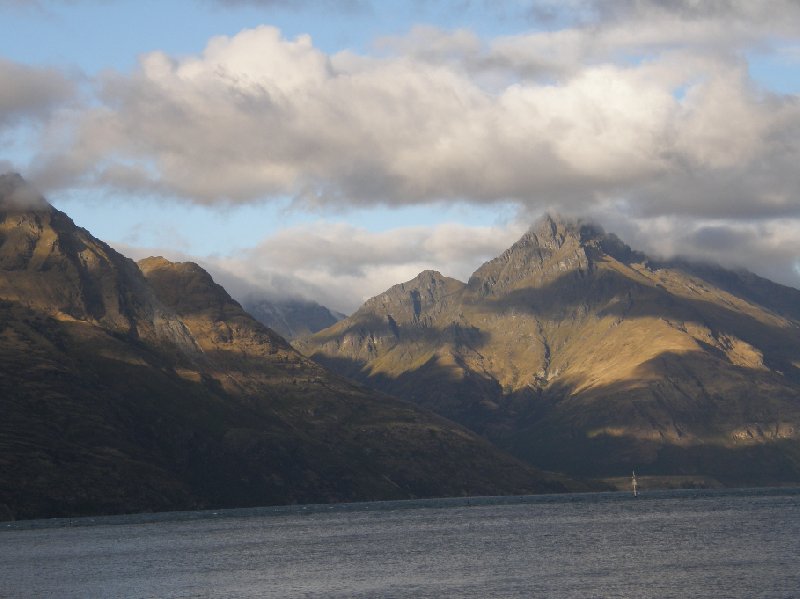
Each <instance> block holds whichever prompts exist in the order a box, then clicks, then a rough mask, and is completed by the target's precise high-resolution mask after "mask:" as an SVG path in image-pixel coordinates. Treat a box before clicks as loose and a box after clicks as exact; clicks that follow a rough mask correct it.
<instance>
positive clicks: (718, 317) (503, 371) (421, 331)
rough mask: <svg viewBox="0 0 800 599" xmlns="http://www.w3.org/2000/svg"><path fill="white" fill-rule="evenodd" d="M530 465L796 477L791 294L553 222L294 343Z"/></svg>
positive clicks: (799, 314)
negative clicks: (463, 272)
mask: <svg viewBox="0 0 800 599" xmlns="http://www.w3.org/2000/svg"><path fill="white" fill-rule="evenodd" d="M295 345H296V346H297V347H298V348H300V349H301V351H303V352H304V353H306V354H307V355H310V356H312V357H313V358H314V359H315V360H316V361H317V362H319V363H320V364H323V365H326V366H328V367H329V368H331V369H333V370H336V371H338V372H339V373H341V374H344V375H347V376H350V377H352V378H354V379H355V380H358V381H361V382H363V383H364V384H367V385H369V386H371V387H373V388H374V389H378V390H382V391H385V392H388V393H391V394H394V395H396V396H398V397H401V398H405V399H408V400H410V401H413V402H415V403H417V404H419V405H421V406H424V407H426V408H429V409H432V410H434V411H436V412H438V413H440V414H442V415H444V416H446V417H448V418H451V419H453V420H456V421H457V422H460V423H462V424H464V425H465V426H467V427H469V428H471V429H472V430H474V431H476V432H478V433H480V434H482V435H485V436H486V437H488V438H489V439H490V440H492V441H493V442H494V443H495V444H497V445H498V446H499V447H501V448H503V449H506V450H508V451H510V452H512V453H513V454H515V455H517V456H518V457H520V458H522V459H525V460H527V461H528V462H529V463H531V464H535V465H537V466H539V467H543V468H547V469H553V470H559V471H564V472H567V473H570V474H573V475H584V476H595V477H618V476H623V475H625V474H626V473H627V474H628V475H629V473H630V471H631V469H632V468H636V470H637V472H641V473H643V474H649V475H658V476H662V477H667V476H678V477H684V478H686V480H687V481H691V480H702V481H706V482H707V483H710V484H726V485H740V484H754V485H755V484H782V483H788V482H797V481H800V291H797V290H796V289H792V288H789V287H784V286H781V285H777V284H775V283H772V282H770V281H767V280H765V279H761V278H759V277H757V276H755V275H753V274H751V273H746V272H734V271H728V270H724V269H722V268H720V267H716V266H710V265H702V264H691V263H687V262H678V261H676V262H656V261H653V260H650V259H648V258H647V256H645V255H644V254H642V253H639V252H636V251H633V250H632V249H631V248H630V247H628V246H627V245H625V244H624V243H623V242H622V241H621V240H620V239H619V238H617V237H616V236H614V235H611V234H606V233H605V232H604V231H603V230H602V229H601V228H600V227H598V226H596V225H592V224H589V223H582V222H576V221H569V220H564V219H561V218H556V217H552V216H547V217H545V218H543V219H542V220H541V221H539V222H538V223H537V224H536V225H534V226H533V227H532V228H531V229H530V230H529V231H528V232H527V233H526V234H525V235H524V236H523V237H522V238H521V239H520V240H519V241H517V242H516V243H515V244H514V245H512V246H511V247H510V248H509V249H508V250H507V251H505V252H504V253H503V254H502V255H501V256H499V257H497V258H495V259H494V260H491V261H489V262H487V263H485V264H484V265H482V266H481V267H480V268H479V269H478V270H477V271H475V273H474V274H473V275H472V277H471V278H470V279H469V281H468V282H467V283H462V282H460V281H456V280H454V279H450V278H447V277H444V276H442V275H441V274H439V273H438V272H432V271H426V272H423V273H421V274H420V275H419V276H417V277H416V278H415V279H413V280H411V281H408V282H406V283H403V284H401V285H396V286H394V287H392V288H391V289H389V290H388V291H386V292H385V293H383V294H381V295H379V296H377V297H375V298H372V299H370V300H369V301H367V302H366V303H365V304H364V305H363V306H362V307H361V308H360V309H359V310H358V311H357V312H355V313H354V314H353V315H352V316H351V317H350V318H347V319H345V320H343V321H341V322H339V323H337V324H336V325H333V326H332V327H330V328H328V329H326V330H324V331H321V332H319V333H317V334H315V335H313V336H311V337H309V338H306V339H303V340H300V341H298V342H296V344H295Z"/></svg>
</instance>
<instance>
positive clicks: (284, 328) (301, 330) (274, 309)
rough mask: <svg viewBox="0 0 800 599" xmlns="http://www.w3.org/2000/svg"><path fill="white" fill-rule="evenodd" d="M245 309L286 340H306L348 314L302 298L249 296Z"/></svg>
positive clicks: (245, 302)
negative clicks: (302, 338)
mask: <svg viewBox="0 0 800 599" xmlns="http://www.w3.org/2000/svg"><path fill="white" fill-rule="evenodd" d="M242 307H243V308H244V309H245V310H247V312H248V314H251V315H252V316H253V318H255V319H256V320H258V321H259V322H260V323H261V324H263V325H264V326H266V327H269V328H270V329H272V330H273V331H275V332H276V333H278V334H279V335H281V336H283V337H284V338H285V339H290V340H291V339H295V338H298V337H305V336H307V335H311V334H313V333H316V332H317V331H321V330H322V329H327V328H328V327H329V326H331V325H333V324H336V323H337V322H339V321H340V320H341V319H342V318H344V317H345V316H344V314H340V313H338V312H333V311H332V310H330V309H328V308H326V307H325V306H322V305H320V304H318V303H317V302H314V301H311V300H306V299H302V298H268V297H258V296H253V295H251V296H249V297H247V298H246V299H245V300H244V301H243V302H242Z"/></svg>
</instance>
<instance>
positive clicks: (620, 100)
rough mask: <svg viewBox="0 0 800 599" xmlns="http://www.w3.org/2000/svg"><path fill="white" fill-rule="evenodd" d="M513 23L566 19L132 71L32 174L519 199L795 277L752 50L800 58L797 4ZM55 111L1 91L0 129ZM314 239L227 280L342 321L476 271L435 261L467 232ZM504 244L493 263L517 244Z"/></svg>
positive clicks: (51, 182) (280, 45) (301, 194)
mask: <svg viewBox="0 0 800 599" xmlns="http://www.w3.org/2000/svg"><path fill="white" fill-rule="evenodd" d="M253 1H254V2H255V1H256V0H253ZM222 3H223V4H224V3H225V2H222ZM267 3H269V2H267ZM504 6H511V5H509V4H506V5H504ZM516 6H517V8H515V9H514V10H515V11H519V10H525V11H533V12H531V14H533V13H536V14H537V15H539V16H540V17H541V15H545V14H547V15H551V16H552V19H553V20H552V23H553V26H552V28H551V30H549V31H538V32H533V33H529V34H526V35H519V36H513V37H502V38H496V39H481V38H479V37H478V36H477V35H476V34H475V33H473V32H470V31H466V30H457V31H442V30H439V29H436V28H433V27H424V26H423V27H418V28H415V29H414V30H412V31H411V32H410V33H409V34H408V35H406V36H401V37H394V38H392V39H384V40H379V41H378V42H377V44H376V51H375V52H374V53H372V54H370V55H358V54H354V53H352V52H341V53H338V54H326V53H325V52H323V51H321V50H320V49H319V48H317V47H315V46H314V44H313V41H312V40H311V39H310V38H309V37H307V36H300V37H298V38H296V39H285V38H284V37H283V36H282V35H281V33H280V31H278V30H277V29H275V28H272V27H268V26H263V27H258V28H255V29H251V30H245V31H242V32H241V33H239V34H238V35H235V36H233V37H217V38H213V39H212V40H210V41H209V43H208V45H207V47H206V49H205V50H204V52H203V53H202V54H199V55H195V56H185V57H174V56H169V55H167V54H165V53H163V52H151V53H149V54H146V55H144V56H142V58H141V60H140V64H139V66H138V68H137V69H136V70H135V71H134V72H132V73H118V72H108V73H105V74H103V75H102V76H100V77H99V78H98V80H97V81H96V82H95V83H96V96H95V97H94V98H93V99H92V100H93V101H92V102H89V103H88V104H87V105H86V106H85V107H72V108H71V109H69V110H61V111H59V112H58V115H57V117H58V118H57V119H53V120H52V122H51V124H50V126H49V127H48V128H47V130H46V131H45V132H44V134H43V137H42V141H41V151H40V152H39V154H38V155H37V156H36V157H35V158H34V159H33V160H32V161H31V168H30V172H32V173H33V175H34V179H35V180H36V181H37V182H38V183H39V184H40V185H41V186H43V187H44V188H49V189H55V188H64V187H81V186H85V187H89V186H101V187H105V188H110V189H112V190H117V191H119V192H120V193H126V194H130V193H148V194H157V195H163V196H165V197H174V196H179V197H182V198H185V199H187V200H189V201H192V202H197V203H204V204H213V203H239V202H254V201H263V200H266V201H268V200H269V198H271V197H285V196H287V195H288V196H292V197H294V198H295V205H296V206H299V207H303V208H313V207H315V206H319V205H322V206H324V207H326V208H328V209H330V208H331V207H332V206H333V207H335V206H337V205H345V204H347V205H356V206H358V205H376V204H378V205H390V206H392V205H404V204H425V203H434V202H441V201H448V200H457V201H467V202H474V203H493V202H507V201H509V200H511V201H515V202H517V203H518V205H520V206H521V207H523V208H524V209H527V210H528V211H530V212H531V213H539V212H541V210H543V209H544V208H546V207H554V208H556V209H559V210H561V211H564V212H571V213H576V214H602V215H604V216H605V217H606V218H605V219H604V221H605V222H611V223H620V226H621V227H623V229H626V230H628V231H630V232H631V235H632V236H633V240H634V244H635V240H636V239H640V238H641V239H644V238H646V235H644V234H642V232H643V231H647V230H648V226H649V225H646V224H645V223H647V222H657V223H664V222H666V223H669V226H664V227H663V236H664V239H665V240H667V242H668V243H667V242H665V243H664V245H665V246H666V245H669V246H671V247H674V248H678V249H681V250H685V249H687V248H688V249H689V250H690V251H692V252H696V253H697V254H701V255H706V256H712V257H713V256H716V255H718V254H719V255H723V256H724V255H725V254H724V252H723V253H722V254H720V252H717V251H716V249H715V248H720V247H722V245H724V241H725V240H728V241H730V240H731V239H734V238H735V239H739V240H740V241H741V242H742V243H743V244H745V245H746V247H747V251H746V252H743V253H742V260H741V262H742V263H743V264H745V265H761V266H764V267H768V268H771V269H772V270H770V272H774V273H778V274H776V275H775V276H776V277H778V278H780V273H781V272H783V273H785V272H789V271H791V272H794V270H793V268H794V266H793V265H794V263H795V262H796V260H797V257H798V250H797V246H796V243H794V242H793V240H792V238H791V236H790V235H788V234H778V231H779V230H780V231H784V230H791V231H795V230H797V229H798V226H797V223H800V194H799V193H798V189H800V175H799V174H798V169H797V166H796V165H797V164H800V141H799V140H800V98H799V97H798V96H795V95H780V94H777V93H769V92H768V91H765V90H763V89H760V88H759V86H757V85H756V84H755V83H754V82H753V80H752V78H751V76H750V73H749V71H748V68H749V67H748V63H747V52H748V51H750V50H753V49H756V48H757V49H758V50H759V52H762V53H764V52H766V53H769V52H771V48H772V47H773V46H774V47H775V48H776V50H775V52H781V51H783V52H785V51H786V50H785V49H786V48H791V47H797V46H798V37H800V5H798V4H797V2H794V1H790V0H775V1H773V2H767V3H756V2H745V1H744V0H742V1H736V0H720V1H718V2H710V3H709V2H696V1H693V0H650V1H647V0H617V1H611V2H599V1H589V0H585V1H580V0H576V1H574V2H570V3H568V4H567V5H566V6H567V9H566V10H567V11H571V12H570V14H572V15H578V16H577V17H576V18H573V19H571V20H568V21H567V22H568V23H569V24H568V25H564V24H563V23H564V20H563V19H562V18H561V17H563V15H564V14H565V12H564V11H565V9H564V8H563V7H564V6H565V4H564V3H557V2H539V3H522V4H517V5H516ZM509 10H510V9H509ZM536 11H538V12H536ZM515 14H516V13H515ZM2 67H3V63H0V81H2V76H3V71H2ZM27 74H28V72H27V70H26V71H25V72H23V71H13V72H12V73H11V75H10V76H8V75H7V76H6V79H9V77H10V78H11V79H16V80H19V81H25V80H26V79H25V77H26V76H27ZM36 81H39V79H36ZM0 89H4V88H3V87H0ZM8 89H11V88H8ZM15 89H16V88H15ZM59 93H60V92H58V90H56V91H55V92H52V93H50V95H49V97H50V98H51V100H50V101H48V102H49V103H48V102H45V104H44V106H45V107H44V108H39V109H36V108H31V106H32V105H31V106H29V105H28V104H26V102H25V101H24V98H32V97H34V95H32V94H30V93H26V94H23V95H22V96H20V97H21V98H23V100H20V99H19V98H17V96H14V98H17V99H13V98H12V99H11V100H4V99H3V96H2V95H1V94H2V92H0V124H1V121H2V118H3V114H6V115H14V114H18V113H19V114H22V113H20V112H19V111H20V110H22V111H23V113H24V114H25V115H37V118H41V115H47V114H50V112H48V111H51V110H52V106H53V102H56V103H57V102H58V101H59V98H60V97H62V96H60V95H59ZM9 97H10V96H9ZM43 97H48V94H44V95H43ZM4 101H5V102H6V104H5V105H4V104H3V102H4ZM4 106H11V108H6V109H5V112H4V108H3V107H4ZM14 107H17V108H14ZM15 111H16V112H15ZM24 111H28V112H24ZM8 118H10V117H8ZM26 118H27V117H26ZM646 219H655V220H651V221H647V220H646ZM780 222H784V223H785V225H781V226H780V227H779V226H778V223H780ZM687 223H695V224H694V225H691V226H689V225H688V224H687ZM709 223H711V224H709ZM764 223H768V225H765V224H764ZM762 225H763V226H764V227H766V228H761V229H759V228H758V227H760V226H762ZM315 227H316V225H315V226H313V227H311V228H309V229H303V230H294V231H289V232H287V233H285V234H284V233H281V234H278V235H276V236H274V237H272V238H270V239H268V240H266V241H265V242H264V243H263V244H262V245H261V246H259V247H258V248H256V249H255V250H253V252H251V253H250V254H248V255H247V256H245V257H242V258H241V259H239V260H237V261H231V262H230V263H226V264H225V265H224V266H225V267H226V268H228V269H229V270H230V272H234V274H237V276H240V278H242V279H246V280H251V281H254V282H257V281H256V279H255V278H254V277H256V278H257V277H261V278H262V279H264V280H269V281H281V282H282V283H281V284H285V285H289V286H291V285H295V284H297V285H298V286H299V287H303V285H305V286H307V289H311V288H313V289H316V290H323V291H322V292H323V293H328V294H330V297H331V298H333V297H335V296H336V294H340V293H341V294H342V297H345V298H347V299H346V300H343V301H344V302H345V303H346V304H347V309H349V308H351V307H352V303H353V302H355V301H356V300H357V299H358V298H363V296H364V295H365V294H371V293H374V292H375V293H376V292H378V291H381V290H382V289H383V288H385V287H386V286H388V284H390V283H395V282H397V281H398V280H402V279H407V278H410V277H412V276H414V275H415V274H416V272H417V271H418V270H420V269H422V268H436V269H439V270H443V271H446V270H447V269H448V268H453V269H454V272H453V273H452V274H457V275H459V276H462V277H463V276H466V275H468V274H469V272H471V269H472V268H474V267H475V266H476V264H474V262H472V261H471V259H472V258H471V257H474V255H476V254H471V253H469V252H467V254H468V255H467V257H465V258H464V259H463V260H459V259H457V258H456V257H454V255H455V254H456V253H457V251H456V250H452V253H453V255H450V254H448V251H446V250H445V249H442V248H443V247H444V246H442V244H443V243H444V244H445V246H446V247H451V248H455V247H456V245H455V241H454V242H452V244H451V245H447V244H449V243H450V242H449V241H448V242H447V243H445V242H444V241H442V240H444V239H454V240H458V239H459V235H460V234H457V232H453V231H450V232H449V233H445V232H444V230H435V231H431V230H426V231H425V232H423V233H420V232H419V231H416V230H411V229H409V230H403V232H402V235H401V234H400V233H383V234H370V233H367V232H365V231H359V230H356V229H352V228H348V227H347V226H344V225H332V224H330V223H327V224H326V225H325V227H327V229H325V230H323V229H324V228H315ZM714 227H717V228H716V229H715V228H714ZM748 227H750V228H748ZM781 227H784V228H781ZM608 228H609V229H611V228H612V227H611V226H609V227H608ZM732 231H734V232H736V235H738V237H737V236H736V235H733V234H732V233H731V232H732ZM473 233H474V232H470V235H472V234H473ZM695 233H696V234H695ZM723 233H724V234H723ZM756 233H758V234H760V235H762V236H763V240H762V241H758V242H757V241H755V239H756V238H755V235H756ZM492 235H494V234H492ZM463 237H464V236H463V235H461V241H462V242H463V241H464V239H463ZM509 237H511V239H509ZM491 239H492V240H493V241H492V242H491V244H490V245H491V247H492V248H496V249H497V250H498V251H500V250H502V249H503V248H505V247H507V246H508V245H509V243H510V242H513V236H506V237H504V238H503V241H502V242H496V239H498V238H497V237H495V236H491ZM702 239H711V240H712V241H714V243H706V242H703V241H702ZM309 240H311V241H309ZM343 240H344V241H343ZM345 242H346V243H345ZM431 244H432V245H431ZM437 244H438V245H437ZM468 245H469V244H468ZM479 245H480V244H479ZM652 245H654V244H653V243H650V246H652ZM459 247H463V246H459ZM436 248H439V249H436ZM484 249H487V251H488V246H487V247H486V248H484ZM643 249H650V248H649V247H647V246H645V247H644V248H643ZM470 251H471V250H470ZM481 251H483V250H481ZM468 262H469V264H470V266H469V268H467V266H466V264H467V263H468ZM770 264H771V265H773V266H774V265H776V264H780V265H782V266H780V268H778V269H776V268H773V267H771V266H769V265H770ZM787 269H788V270H787ZM465 270H468V272H464V271H465ZM456 271H458V272H456ZM446 274H451V273H446ZM784 280H785V279H784ZM287 281H292V283H287ZM309 286H310V287H309ZM318 299H322V300H323V301H324V299H325V298H318ZM334 307H338V308H340V309H341V308H345V306H344V305H342V304H338V305H336V304H334Z"/></svg>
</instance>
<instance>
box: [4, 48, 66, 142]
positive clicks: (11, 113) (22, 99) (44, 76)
mask: <svg viewBox="0 0 800 599" xmlns="http://www.w3.org/2000/svg"><path fill="white" fill-rule="evenodd" d="M75 93H76V86H75V84H74V83H73V81H72V80H71V79H70V78H69V77H67V76H66V75H65V74H64V73H63V72H61V71H59V70H57V69H53V68H42V67H31V66H27V65H22V64H18V63H15V62H11V61H9V60H6V59H4V58H2V57H0V131H2V129H3V128H4V127H8V126H12V125H17V124H19V123H20V122H23V121H24V122H42V121H44V120H46V119H47V118H48V117H49V116H50V115H51V114H52V113H53V111H54V110H56V109H58V108H60V107H62V106H64V105H65V104H66V103H68V102H69V101H70V100H71V99H72V98H73V97H74V96H75Z"/></svg>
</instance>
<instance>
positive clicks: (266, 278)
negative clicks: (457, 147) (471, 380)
mask: <svg viewBox="0 0 800 599" xmlns="http://www.w3.org/2000/svg"><path fill="white" fill-rule="evenodd" d="M525 228H526V227H525V226H524V225H521V224H518V223H513V224H508V225H504V226H487V227H479V226H478V227H470V226H465V225H458V224H443V225H438V226H419V227H398V228H395V229H390V230H388V231H384V232H377V233H375V232H370V231H367V230H365V229H362V228H359V227H354V226H351V225H347V224H344V223H332V222H326V221H319V222H316V223H313V224H309V225H302V226H297V227H293V228H290V229H286V230H283V231H280V232H278V233H276V234H274V235H272V236H270V237H268V238H267V239H265V240H264V241H263V242H262V243H261V244H259V245H258V246H257V247H255V248H253V249H251V250H249V251H245V252H239V253H237V254H236V255H235V256H230V257H228V258H210V259H207V260H206V261H205V265H206V266H207V267H208V268H209V270H211V271H212V272H214V273H216V275H217V277H218V278H219V279H220V280H227V281H229V282H230V283H231V284H232V285H233V288H234V291H232V293H234V295H236V294H237V293H238V294H239V296H240V297H241V296H243V295H245V294H246V293H251V292H253V288H258V289H260V290H261V291H262V292H264V293H266V294H267V295H299V296H302V297H308V298H311V299H315V300H316V301H319V302H320V303H322V304H324V305H327V306H329V307H331V308H334V309H336V310H340V311H342V312H347V313H349V312H352V311H353V310H355V309H356V308H357V307H358V306H359V305H360V304H361V303H362V302H363V301H364V300H366V299H368V298H370V297H372V296H374V295H377V294H379V293H381V292H383V291H385V290H386V289H387V288H389V287H391V286H392V285H394V284H396V283H400V282H403V281H407V280H409V279H412V278H414V277H415V276H416V275H417V274H419V273H420V272H421V271H423V270H426V269H433V270H439V271H441V272H442V274H444V275H447V276H452V277H455V278H458V279H460V280H464V281H466V279H467V277H469V275H470V274H471V273H472V272H473V271H474V270H475V269H476V268H477V267H478V266H480V264H481V263H482V262H484V261H485V260H488V259H490V258H493V257H495V256H496V255H498V254H500V253H501V252H502V251H503V250H505V249H506V247H507V246H509V245H510V244H511V243H513V241H514V240H516V239H517V238H518V237H519V236H520V235H521V234H522V233H523V232H524V230H525ZM233 278H235V279H236V281H234V280H232V279H233ZM251 286H252V287H251Z"/></svg>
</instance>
